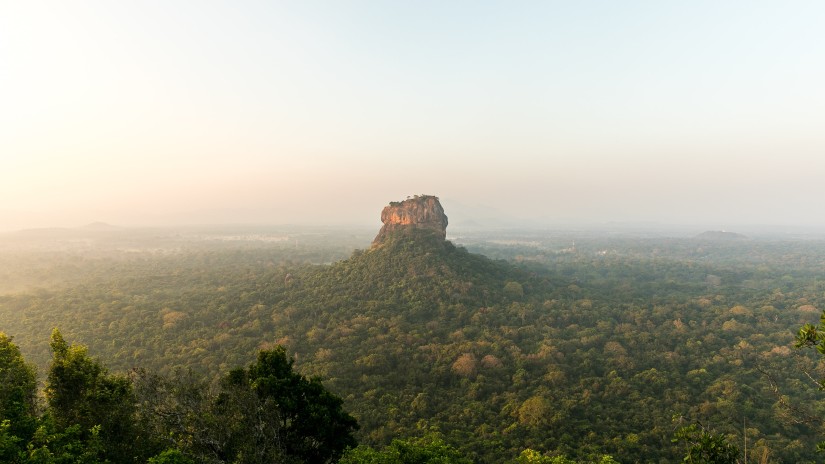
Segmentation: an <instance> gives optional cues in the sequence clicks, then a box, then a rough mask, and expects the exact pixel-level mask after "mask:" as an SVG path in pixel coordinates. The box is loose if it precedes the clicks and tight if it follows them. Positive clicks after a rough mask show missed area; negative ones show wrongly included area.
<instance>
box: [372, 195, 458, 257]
mask: <svg viewBox="0 0 825 464" xmlns="http://www.w3.org/2000/svg"><path fill="white" fill-rule="evenodd" d="M381 222H383V223H384V225H383V227H381V230H380V231H379V232H378V235H377V236H376V237H375V240H373V241H372V244H373V246H375V245H378V244H380V243H382V242H384V241H385V240H386V239H387V237H388V236H390V235H391V234H394V233H395V232H398V231H406V230H415V229H418V230H422V229H423V230H429V231H432V232H435V233H436V234H437V235H438V236H439V237H441V238H442V239H446V238H447V215H445V214H444V208H442V207H441V203H440V202H439V201H438V197H436V196H433V195H416V196H414V197H412V198H407V199H406V200H404V201H393V202H390V204H389V205H387V206H385V207H384V209H383V210H382V211H381Z"/></svg>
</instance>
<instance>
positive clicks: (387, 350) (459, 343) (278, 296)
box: [0, 234, 825, 463]
mask: <svg viewBox="0 0 825 464" xmlns="http://www.w3.org/2000/svg"><path fill="white" fill-rule="evenodd" d="M613 246H614V245H611V244H599V245H598V247H596V248H594V249H597V250H601V249H607V250H613ZM634 246H635V247H636V248H633V249H627V250H624V249H618V250H613V251H610V252H609V253H601V252H599V253H591V252H584V251H575V250H573V251H564V252H563V253H559V254H552V253H550V254H547V255H545V256H544V257H539V256H536V257H534V258H533V259H532V260H531V263H530V264H529V266H527V265H524V264H520V265H515V264H511V263H508V262H504V261H493V260H490V259H488V258H485V257H483V256H480V255H476V254H473V253H469V252H468V251H466V250H465V249H463V248H462V247H457V246H455V245H453V244H452V243H450V242H448V241H444V240H442V239H440V238H439V237H436V236H427V235H426V234H425V235H418V234H416V235H405V234H399V235H397V236H393V237H392V239H390V240H388V241H386V242H385V243H381V244H378V245H376V246H375V247H373V248H370V249H368V250H363V251H356V252H355V253H353V254H352V256H351V257H350V258H348V259H344V260H341V261H338V262H336V263H334V264H331V265H312V264H308V263H306V262H304V261H303V260H301V261H295V260H293V256H294V255H292V254H291V253H292V252H293V250H291V249H289V248H288V247H282V248H278V247H272V246H261V247H258V248H245V249H220V250H203V249H198V250H194V251H191V252H179V253H176V254H171V255H168V254H164V255H142V256H141V258H140V259H131V260H130V261H129V262H128V263H120V264H119V265H118V266H112V267H106V269H112V270H111V272H108V273H107V275H106V278H105V279H103V278H101V279H97V280H89V281H86V282H84V283H83V284H82V285H75V286H71V287H70V288H68V289H63V290H53V291H51V290H40V291H36V292H29V293H23V294H16V295H7V296H3V297H0V321H2V327H0V330H2V331H4V332H6V333H8V334H10V335H13V336H14V337H15V342H16V343H18V344H19V346H20V347H21V350H22V351H23V352H24V354H25V355H26V358H27V359H31V360H33V361H35V362H37V363H38V364H39V365H40V366H41V369H42V366H43V365H44V364H45V363H46V360H47V359H48V357H49V354H48V347H47V346H44V345H45V343H44V340H48V334H49V332H50V331H51V328H52V327H54V326H58V327H60V328H61V331H62V332H63V333H64V334H66V336H67V338H70V339H72V340H76V341H78V342H79V343H84V344H87V345H88V347H89V352H90V353H93V354H97V355H99V356H100V357H101V360H102V361H104V362H105V363H106V364H107V365H109V366H110V367H111V368H113V369H114V370H119V371H127V370H129V369H130V368H132V367H135V366H142V367H146V368H148V369H150V370H153V371H156V372H160V373H168V372H171V371H173V370H174V369H175V368H178V367H180V368H184V369H192V370H193V371H194V372H195V373H202V374H204V375H207V376H213V377H214V376H218V375H220V374H221V373H222V372H226V371H228V370H229V369H231V368H232V367H235V366H239V365H246V364H248V363H249V362H251V361H252V360H253V359H254V356H255V353H256V351H257V350H259V349H263V348H271V347H273V346H274V345H276V344H281V345H284V346H285V347H286V348H287V351H288V352H289V353H290V354H291V355H293V356H294V357H295V359H296V364H295V366H296V369H298V370H299V371H300V372H302V373H303V374H305V375H317V376H320V377H321V378H322V379H324V384H325V386H326V387H327V388H329V389H330V390H331V391H333V392H334V393H335V394H337V395H339V396H341V397H342V398H344V400H345V403H344V407H345V408H346V410H347V411H349V412H350V413H351V414H352V415H353V416H355V417H356V418H357V419H358V422H359V424H360V426H361V428H360V431H359V440H360V441H361V442H362V443H367V444H371V445H381V444H386V443H388V442H389V441H390V440H392V439H393V438H404V437H410V436H420V435H424V434H426V433H428V432H431V431H438V432H441V433H443V434H444V437H445V439H446V440H447V441H448V442H449V443H451V444H452V445H454V446H457V447H459V448H460V450H461V451H462V452H463V453H465V454H466V455H468V456H470V457H472V458H473V459H475V460H476V461H478V462H491V463H492V462H505V461H508V460H511V459H513V458H515V457H516V456H517V455H518V454H519V453H520V452H521V451H522V450H524V449H526V448H532V449H534V450H538V451H539V452H541V453H550V454H553V453H563V454H566V455H567V456H570V457H574V458H581V459H584V458H593V457H597V456H599V455H601V454H603V453H604V454H610V455H613V456H614V457H615V458H616V459H617V460H618V461H620V462H675V461H677V460H679V459H681V457H682V456H683V455H684V450H683V449H682V448H681V447H680V446H681V445H679V444H674V443H673V442H672V441H671V440H672V438H673V435H674V431H675V430H676V429H677V428H678V427H680V426H683V425H685V424H689V423H693V422H696V421H698V422H701V423H702V424H704V425H707V426H710V427H711V428H712V429H713V430H716V431H718V432H720V433H724V434H726V435H727V437H728V438H729V439H730V440H731V441H732V442H734V443H743V442H744V439H745V436H743V428H742V424H743V421H745V422H746V424H747V426H746V428H745V429H744V433H745V434H746V437H747V440H748V450H749V453H756V454H754V456H757V455H759V456H762V455H763V454H764V453H767V455H768V456H770V459H771V460H774V461H775V462H806V461H812V460H813V459H814V450H815V442H816V441H817V439H818V438H819V436H818V434H817V431H816V430H813V429H811V428H810V427H809V426H807V425H804V424H800V423H798V422H797V421H795V420H794V418H793V417H791V416H792V415H793V414H794V410H790V409H788V408H787V407H786V406H785V405H786V404H788V403H787V402H780V401H779V400H778V398H777V396H776V395H775V390H774V385H773V384H771V382H770V381H769V378H768V377H767V376H766V375H765V374H764V373H763V372H767V373H769V374H770V375H771V378H772V379H774V380H775V381H776V382H778V385H777V387H779V389H780V391H781V392H782V393H783V394H785V395H786V399H788V400H789V401H790V402H791V403H793V404H795V405H805V404H806V403H809V404H812V403H813V402H814V401H815V400H816V399H818V395H819V393H818V392H816V391H815V390H812V389H806V388H805V387H804V385H803V381H802V380H800V379H802V378H804V377H803V374H802V372H801V371H800V370H799V367H798V362H797V360H796V359H795V356H794V351H793V350H792V348H790V346H791V344H792V340H793V334H794V332H795V330H796V329H797V328H798V327H799V326H800V325H801V324H802V323H804V322H813V321H816V320H817V317H818V315H819V309H821V308H823V307H825V296H823V295H825V287H823V284H822V283H821V282H822V279H821V278H819V274H818V272H819V271H818V269H821V265H822V264H823V263H825V248H823V247H821V246H818V245H812V246H807V245H806V246H805V247H803V248H799V245H787V244H778V245H771V244H767V245H765V244H761V245H760V246H761V247H762V248H760V254H759V259H758V261H756V262H753V263H751V256H748V258H747V259H743V260H739V261H737V260H735V259H732V260H728V261H726V264H716V263H708V262H702V261H701V260H698V259H695V258H693V257H692V254H683V253H681V251H680V252H679V253H673V254H671V255H668V249H669V248H668V247H674V246H677V248H678V247H695V246H696V245H693V244H691V243H690V242H689V241H685V242H684V243H681V242H680V243H677V244H674V243H673V242H651V243H649V244H636V245H634ZM713 246H714V247H719V248H718V249H717V248H713V250H712V252H713V253H718V255H719V256H724V253H736V254H737V256H739V255H738V254H741V253H743V252H744V253H747V250H744V251H742V248H741V247H744V246H745V245H742V244H739V243H737V244H736V245H735V246H736V247H738V248H735V249H734V248H730V249H728V248H725V247H728V246H729V245H726V244H718V245H713ZM730 246H733V245H730ZM788 246H792V247H796V248H793V250H794V252H793V254H789V253H788ZM702 247H703V248H702V250H703V251H702V253H707V252H708V250H710V248H709V247H710V245H704V244H703V245H702ZM643 248H646V249H648V250H655V252H654V253H652V252H650V251H647V252H640V251H639V250H641V249H643ZM580 249H581V250H585V249H586V248H585V245H584V244H581V245H580ZM787 256H804V257H805V266H804V267H799V266H798V264H799V262H798V260H794V261H793V262H787V258H786V257H787ZM85 265H89V266H97V264H94V263H86V264H85ZM106 266H108V265H106ZM790 268H794V269H796V271H795V272H794V273H793V274H790V273H789V271H788V269H790ZM93 274H94V273H90V275H93ZM674 417H676V418H677V420H676V421H675V422H674Z"/></svg>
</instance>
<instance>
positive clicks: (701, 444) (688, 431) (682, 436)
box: [673, 424, 740, 464]
mask: <svg viewBox="0 0 825 464" xmlns="http://www.w3.org/2000/svg"><path fill="white" fill-rule="evenodd" d="M673 442H674V443H681V442H684V446H685V448H686V452H685V457H684V459H683V461H684V462H688V463H691V464H736V462H737V458H738V456H739V455H740V451H739V448H737V447H736V446H735V445H732V444H731V443H730V442H728V439H727V438H726V437H725V436H724V435H722V434H717V433H713V432H711V431H710V430H707V429H705V428H704V427H702V426H700V425H698V424H691V425H689V426H686V427H682V428H680V429H678V430H677V431H676V433H674V438H673Z"/></svg>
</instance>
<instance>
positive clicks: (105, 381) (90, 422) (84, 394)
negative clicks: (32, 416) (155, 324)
mask: <svg viewBox="0 0 825 464" xmlns="http://www.w3.org/2000/svg"><path fill="white" fill-rule="evenodd" d="M50 346H51V349H52V353H53V359H52V364H51V367H50V369H49V375H48V378H47V384H46V399H47V400H48V410H47V412H48V414H49V416H50V418H51V419H52V420H53V421H54V424H55V426H56V428H57V429H58V430H62V429H68V428H70V427H78V428H79V430H80V431H81V433H82V434H84V435H83V438H92V437H91V436H90V435H89V434H90V433H91V432H90V431H92V430H97V431H98V433H99V437H100V441H101V443H102V444H103V449H104V450H105V457H106V458H107V459H110V460H112V461H114V462H140V461H143V460H145V458H144V459H141V457H140V456H139V455H140V453H141V451H140V446H139V443H138V438H139V435H138V432H137V430H136V429H135V427H134V420H133V419H134V413H135V399H134V395H133V393H132V384H131V382H130V381H129V379H128V378H127V377H125V376H121V375H113V374H109V373H108V371H107V369H106V368H105V367H103V365H102V364H100V363H99V362H98V361H96V360H94V359H92V358H90V357H89V355H88V354H87V352H86V347H85V346H79V345H74V344H73V345H69V344H68V343H67V342H66V341H65V340H64V339H63V336H62V335H61V334H60V331H59V330H57V329H54V331H53V332H52V336H51V343H50Z"/></svg>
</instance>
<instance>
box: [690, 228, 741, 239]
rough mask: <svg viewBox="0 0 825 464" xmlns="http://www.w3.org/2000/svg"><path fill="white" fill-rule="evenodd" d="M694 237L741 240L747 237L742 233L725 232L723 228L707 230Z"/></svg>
mask: <svg viewBox="0 0 825 464" xmlns="http://www.w3.org/2000/svg"><path fill="white" fill-rule="evenodd" d="M694 238H695V239H698V240H742V239H746V238H748V237H747V236H745V235H742V234H737V233H736V232H727V231H724V230H707V231H705V232H702V233H701V234H699V235H697V236H696V237H694Z"/></svg>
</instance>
